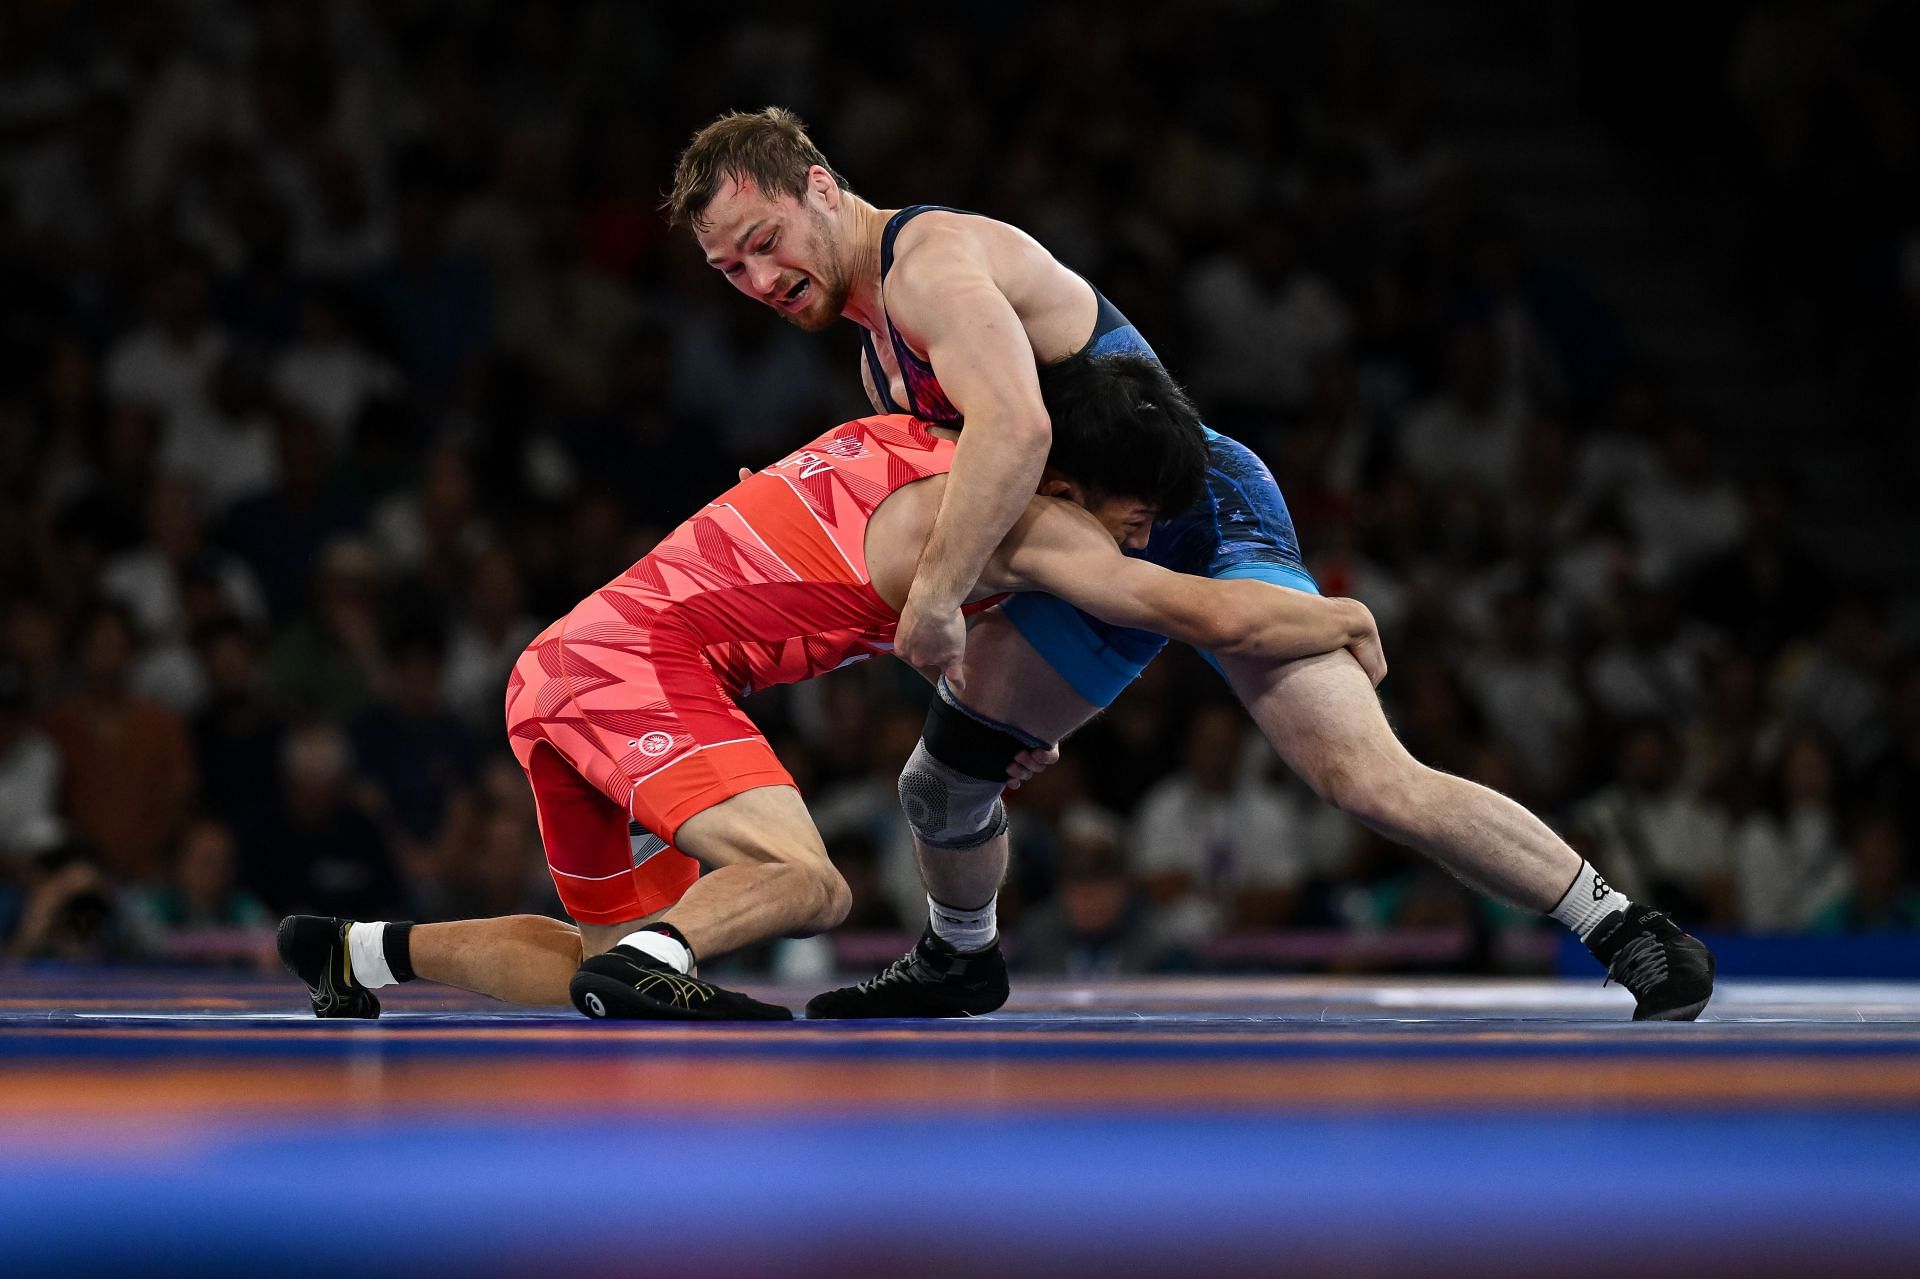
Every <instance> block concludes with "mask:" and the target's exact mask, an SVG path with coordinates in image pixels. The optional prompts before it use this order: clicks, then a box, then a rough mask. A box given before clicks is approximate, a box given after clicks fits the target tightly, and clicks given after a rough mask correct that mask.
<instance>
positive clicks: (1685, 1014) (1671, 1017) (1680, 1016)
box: [1634, 995, 1713, 1021]
mask: <svg viewBox="0 0 1920 1279" xmlns="http://www.w3.org/2000/svg"><path fill="white" fill-rule="evenodd" d="M1712 998H1713V996H1712V995H1708V996H1707V998H1706V999H1702V1000H1698V1001H1696V1002H1694V1003H1691V1004H1681V1005H1680V1006H1679V1007H1678V1008H1664V1009H1662V1010H1660V1011H1659V1012H1657V1013H1648V1014H1647V1015H1646V1016H1645V1017H1635V1018H1634V1020H1635V1021H1692V1020H1693V1019H1694V1018H1696V1017H1698V1016H1699V1015H1700V1014H1701V1012H1702V1011H1703V1010H1704V1009H1705V1008H1706V1006H1707V1003H1708V1001H1710V1000H1711V999H1712Z"/></svg>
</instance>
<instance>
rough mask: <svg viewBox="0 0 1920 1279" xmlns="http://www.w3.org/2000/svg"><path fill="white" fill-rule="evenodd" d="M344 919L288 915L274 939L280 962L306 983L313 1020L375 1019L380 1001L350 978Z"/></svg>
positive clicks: (350, 960)
mask: <svg viewBox="0 0 1920 1279" xmlns="http://www.w3.org/2000/svg"><path fill="white" fill-rule="evenodd" d="M352 922H353V921H352V920H347V919H328V918H326V917H325V916H322V915H288V916H287V917H286V918H285V919H283V920H281V921H280V934H279V936H278V937H277V938H276V939H275V942H276V944H277V945H278V946H279V949H280V962H281V963H283V964H285V965H286V966H287V971H288V972H290V973H292V974H293V975H294V976H295V977H298V978H299V979H300V980H301V981H303V982H305V983H306V984H307V998H309V999H311V1000H312V1001H313V1015H314V1016H315V1017H378V1016H379V1015H380V1001H379V1000H378V999H375V998H374V997H373V992H372V991H370V990H368V989H367V988H366V987H365V986H362V985H361V984H360V983H359V982H357V981H355V980H354V979H353V960H352V959H350V958H349V957H348V955H347V926H348V925H349V924H350V923H352Z"/></svg>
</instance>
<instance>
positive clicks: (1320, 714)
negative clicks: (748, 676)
mask: <svg viewBox="0 0 1920 1279" xmlns="http://www.w3.org/2000/svg"><path fill="white" fill-rule="evenodd" d="M1220 665H1221V669H1222V670H1223V671H1224V672H1225V673H1226V676H1227V682H1228V684H1230V685H1231V686H1232V688H1233V691H1234V692H1235V693H1236V694H1237V695H1238V696H1239V698H1240V701H1241V703H1242V704H1243V705H1244V706H1245V707H1246V708H1247V710H1248V711H1249V712H1250V713H1251V714H1252V715H1253V718H1254V720H1255V722H1257V723H1258V724H1259V725H1260V729H1261V731H1262V732H1263V733H1265V734H1266V737H1267V740H1268V741H1270V742H1272V743H1273V747H1274V749H1275V750H1277V751H1278V752H1280V757H1281V758H1282V759H1284V760H1285V761H1286V763H1287V767H1288V768H1290V769H1292V770H1293V771H1294V772H1295V773H1297V774H1298V775H1299V776H1300V777H1301V778H1302V779H1304V780H1305V781H1306V782H1307V784H1308V785H1310V786H1312V787H1313V789H1314V790H1315V791H1316V792H1318V793H1319V795H1320V796H1321V798H1323V799H1326V800H1328V801H1330V802H1332V803H1335V804H1338V805H1340V806H1341V807H1343V808H1353V807H1364V801H1365V796H1366V795H1367V794H1368V793H1369V792H1372V791H1374V790H1377V789H1378V788H1380V787H1382V786H1385V785H1389V784H1391V783H1392V782H1393V781H1395V780H1396V779H1401V778H1406V777H1407V776H1408V775H1409V774H1411V773H1413V772H1416V771H1418V770H1419V768H1420V765H1419V763H1418V761H1416V760H1415V759H1414V758H1413V756H1412V755H1410V754H1408V753H1407V748H1406V747H1405V746H1403V745H1401V744H1400V739H1399V738H1398V737H1395V736H1394V733H1393V728H1392V726H1391V725H1389V724H1388V723H1387V716H1386V712H1385V711H1383V710H1382V709H1381V707H1380V698H1379V695H1378V694H1376V693H1375V692H1374V691H1373V685H1372V684H1371V683H1370V682H1368V680H1367V676H1366V672H1365V671H1363V670H1361V669H1360V663H1358V662H1356V661H1355V660H1354V659H1353V655H1352V654H1351V653H1348V652H1347V651H1346V650H1344V649H1342V650H1341V651H1339V652H1337V653H1322V654H1320V655H1318V656H1317V657H1302V658H1298V659H1296V660H1294V661H1291V662H1283V663H1281V664H1280V665H1278V666H1274V665H1271V664H1267V663H1260V662H1252V661H1247V660H1244V659H1237V658H1222V659H1221V661H1220Z"/></svg>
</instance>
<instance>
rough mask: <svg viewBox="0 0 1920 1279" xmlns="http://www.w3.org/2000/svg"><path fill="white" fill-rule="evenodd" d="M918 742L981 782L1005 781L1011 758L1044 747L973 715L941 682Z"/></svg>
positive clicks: (952, 767)
mask: <svg viewBox="0 0 1920 1279" xmlns="http://www.w3.org/2000/svg"><path fill="white" fill-rule="evenodd" d="M920 740H921V741H923V742H925V743H926V744H927V753H928V754H929V755H931V756H933V757H934V758H935V759H937V760H939V761H940V762H941V763H942V764H945V765H946V766H947V767H948V768H951V769H953V770H954V771H955V772H960V773H965V774H966V775H967V776H968V777H977V778H979V779H980V780H981V781H983V782H1004V781H1006V780H1007V765H1009V764H1011V763H1013V757H1014V756H1016V755H1018V754H1019V753H1020V752H1021V751H1025V750H1032V749H1033V748H1035V747H1036V746H1040V745H1043V744H1044V743H1042V742H1041V741H1040V740H1039V739H1038V738H1035V737H1031V736H1028V735H1023V734H1021V733H1020V732H1019V730H1017V729H1014V728H1012V727H1011V726H1010V725H1004V724H995V723H993V722H991V721H989V720H987V719H985V718H983V717H982V716H979V715H975V714H974V713H973V712H972V711H969V710H968V709H967V708H966V707H964V706H962V705H961V704H960V702H959V701H958V700H957V699H955V698H954V696H953V694H952V693H950V692H948V691H947V686H946V681H945V680H942V681H940V687H939V689H938V695H937V696H936V697H935V698H934V699H933V705H931V706H929V707H928V708H927V722H926V725H925V726H924V727H922V728H921V730H920Z"/></svg>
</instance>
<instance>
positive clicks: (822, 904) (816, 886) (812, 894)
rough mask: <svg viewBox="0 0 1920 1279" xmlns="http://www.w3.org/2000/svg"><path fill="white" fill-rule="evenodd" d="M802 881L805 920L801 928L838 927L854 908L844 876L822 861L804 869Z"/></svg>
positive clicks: (818, 930)
mask: <svg viewBox="0 0 1920 1279" xmlns="http://www.w3.org/2000/svg"><path fill="white" fill-rule="evenodd" d="M803 882H804V884H805V888H804V890H803V896H804V898H805V902H806V920H805V922H804V924H803V925H802V930H803V931H804V932H805V933H807V934H812V933H824V932H826V931H827V930H828V929H831V928H837V927H839V926H840V924H841V923H842V922H843V921H844V920H845V919H846V917H847V915H848V913H849V912H850V911H852V910H853V890H852V889H851V888H849V887H847V881H846V877H845V876H843V875H841V873H840V872H839V871H837V870H835V869H834V868H833V867H832V866H831V865H828V864H826V863H821V864H819V865H808V866H806V867H805V868H804V881H803Z"/></svg>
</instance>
